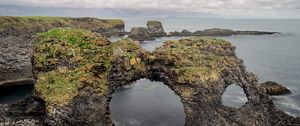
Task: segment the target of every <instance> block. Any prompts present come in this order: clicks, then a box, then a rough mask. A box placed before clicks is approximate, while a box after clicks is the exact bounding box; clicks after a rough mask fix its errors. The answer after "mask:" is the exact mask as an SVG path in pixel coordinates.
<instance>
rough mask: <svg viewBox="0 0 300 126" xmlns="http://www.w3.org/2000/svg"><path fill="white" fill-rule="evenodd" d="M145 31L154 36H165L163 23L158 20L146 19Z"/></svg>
mask: <svg viewBox="0 0 300 126" xmlns="http://www.w3.org/2000/svg"><path fill="white" fill-rule="evenodd" d="M147 32H148V33H149V35H151V36H154V37H162V36H166V33H165V30H164V28H163V25H162V23H161V22H160V21H154V20H153V21H148V22H147Z"/></svg>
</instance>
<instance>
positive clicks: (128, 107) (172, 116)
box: [109, 78, 185, 126]
mask: <svg viewBox="0 0 300 126" xmlns="http://www.w3.org/2000/svg"><path fill="white" fill-rule="evenodd" d="M124 86H125V87H126V88H125V90H123V89H124ZM124 86H122V87H120V88H121V89H122V90H121V92H119V91H120V90H119V88H118V89H117V90H116V91H115V92H114V93H113V94H111V96H112V97H111V101H110V106H109V108H110V112H111V118H112V120H113V123H114V125H118V124H120V123H121V124H127V125H147V124H148V125H149V124H152V125H165V124H168V125H177V126H180V125H181V126H183V125H184V124H185V113H184V107H183V104H182V102H181V98H180V97H179V96H178V95H177V94H176V93H175V92H174V91H173V90H172V89H170V88H169V87H168V86H167V85H166V84H164V83H163V82H158V81H151V80H149V79H146V78H142V79H139V80H137V81H134V82H133V83H130V84H127V85H124ZM148 88H150V89H148ZM151 90H154V91H155V92H153V91H151ZM127 91H128V92H127ZM116 92H117V94H116ZM119 93H120V94H119ZM124 93H125V94H124ZM158 94H160V95H159V96H160V97H159V99H157V98H158V97H156V96H157V95H158ZM124 95H125V96H124ZM128 95H129V96H128ZM127 97H128V98H127ZM139 97H140V98H139ZM143 98H146V99H147V100H144V99H143ZM149 98H150V99H149ZM123 99H124V100H125V99H126V100H125V101H124V100H123ZM116 100H120V101H116ZM127 100H129V101H127ZM137 100H140V101H137ZM144 102H145V103H144ZM136 103H138V104H136ZM169 105H171V106H169ZM124 106H125V107H124ZM124 108H125V109H124ZM123 109H124V110H123ZM141 109H143V110H141ZM148 109H149V110H148ZM116 112H117V113H116ZM136 114H137V115H136ZM148 114H149V115H150V116H148ZM121 115H123V117H122V116H121ZM125 115H126V117H124V116H125ZM133 115H136V116H133ZM162 117H166V118H165V119H164V118H162ZM141 118H143V119H141ZM130 120H131V121H130Z"/></svg>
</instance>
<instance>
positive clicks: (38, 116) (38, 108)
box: [0, 96, 46, 126]
mask: <svg viewBox="0 0 300 126" xmlns="http://www.w3.org/2000/svg"><path fill="white" fill-rule="evenodd" d="M45 113H46V109H45V103H44V101H43V100H42V99H40V98H37V97H35V96H28V97H26V98H25V99H23V100H21V101H18V102H17V103H13V104H0V125H1V126H41V125H42V124H43V121H42V120H43V117H44V115H45Z"/></svg>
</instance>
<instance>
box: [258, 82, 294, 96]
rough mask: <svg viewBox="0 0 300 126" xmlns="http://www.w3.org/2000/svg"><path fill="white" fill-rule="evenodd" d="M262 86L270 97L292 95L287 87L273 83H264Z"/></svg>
mask: <svg viewBox="0 0 300 126" xmlns="http://www.w3.org/2000/svg"><path fill="white" fill-rule="evenodd" d="M261 86H262V87H263V88H264V89H265V90H266V92H267V94H269V95H286V94H291V93H292V92H291V91H290V90H289V89H287V88H286V87H284V86H282V85H281V84H278V83H276V82H272V81H267V82H265V83H262V84H261Z"/></svg>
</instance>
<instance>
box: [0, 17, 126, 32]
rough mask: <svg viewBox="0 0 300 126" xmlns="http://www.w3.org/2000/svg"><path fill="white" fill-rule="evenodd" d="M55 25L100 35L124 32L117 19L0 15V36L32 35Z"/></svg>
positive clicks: (120, 22) (122, 24)
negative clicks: (85, 30)
mask: <svg viewBox="0 0 300 126" xmlns="http://www.w3.org/2000/svg"><path fill="white" fill-rule="evenodd" d="M57 27H72V28H82V29H87V30H91V31H93V32H98V33H101V34H102V35H120V34H124V32H125V31H124V27H125V24H124V22H123V21H122V20H118V19H97V18H67V17H8V16H0V36H20V35H34V34H36V33H39V32H45V31H47V30H50V29H52V28H57Z"/></svg>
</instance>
